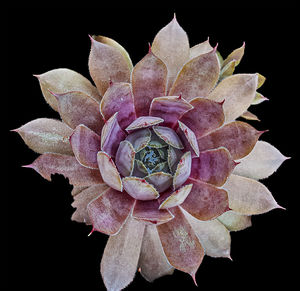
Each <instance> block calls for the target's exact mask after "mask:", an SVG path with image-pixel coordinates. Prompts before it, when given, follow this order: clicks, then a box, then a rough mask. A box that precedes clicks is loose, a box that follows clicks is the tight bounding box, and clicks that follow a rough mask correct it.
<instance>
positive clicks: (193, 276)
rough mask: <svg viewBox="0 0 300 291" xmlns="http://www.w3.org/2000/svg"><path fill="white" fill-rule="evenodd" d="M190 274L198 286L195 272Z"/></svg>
mask: <svg viewBox="0 0 300 291" xmlns="http://www.w3.org/2000/svg"><path fill="white" fill-rule="evenodd" d="M191 276H192V278H193V281H194V283H195V285H196V287H198V284H197V281H196V274H192V275H191Z"/></svg>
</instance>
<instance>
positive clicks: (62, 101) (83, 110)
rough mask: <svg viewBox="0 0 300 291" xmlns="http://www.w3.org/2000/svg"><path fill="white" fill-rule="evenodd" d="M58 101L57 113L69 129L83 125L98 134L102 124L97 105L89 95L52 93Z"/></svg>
mask: <svg viewBox="0 0 300 291" xmlns="http://www.w3.org/2000/svg"><path fill="white" fill-rule="evenodd" d="M53 94H54V95H55V96H56V98H57V100H58V111H59V114H60V117H61V119H62V120H63V121H64V122H65V123H66V124H67V125H69V126H70V127H71V128H75V127H76V126H77V125H79V124H84V125H86V126H87V127H88V128H90V129H91V130H93V131H95V132H96V133H98V134H100V133H101V129H102V126H103V124H104V122H103V120H102V118H101V115H100V112H99V103H98V102H97V101H95V100H94V99H93V98H91V97H90V96H89V95H87V94H85V93H82V92H79V91H72V92H68V93H64V94H56V93H55V92H54V93H53Z"/></svg>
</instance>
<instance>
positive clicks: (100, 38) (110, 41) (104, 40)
mask: <svg viewBox="0 0 300 291" xmlns="http://www.w3.org/2000/svg"><path fill="white" fill-rule="evenodd" d="M93 38H94V39H95V40H96V41H99V42H101V43H104V44H107V45H110V46H112V47H115V48H116V49H117V50H119V52H120V53H121V54H122V55H123V57H124V58H125V60H126V62H127V64H128V67H129V69H130V70H132V62H131V59H130V56H129V54H128V52H127V51H126V50H125V49H124V48H123V47H122V46H121V45H120V44H119V43H118V42H116V41H115V40H113V39H111V38H109V37H106V36H102V35H93Z"/></svg>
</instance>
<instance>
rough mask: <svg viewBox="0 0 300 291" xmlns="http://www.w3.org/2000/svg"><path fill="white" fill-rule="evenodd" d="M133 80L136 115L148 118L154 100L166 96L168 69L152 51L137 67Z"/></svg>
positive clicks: (133, 72) (134, 70)
mask: <svg viewBox="0 0 300 291" xmlns="http://www.w3.org/2000/svg"><path fill="white" fill-rule="evenodd" d="M131 79H132V80H131V82H132V92H133V96H134V105H135V110H136V114H137V116H147V115H149V109H150V104H151V101H152V100H153V98H155V97H159V96H164V95H165V94H166V83H167V68H166V66H165V64H164V63H163V62H162V61H161V60H160V59H159V58H158V57H156V56H155V55H154V54H153V53H152V52H151V51H150V52H149V53H148V54H147V55H146V56H145V57H144V58H143V59H142V60H141V61H140V62H138V63H137V64H136V65H135V67H134V68H133V71H132V76H131Z"/></svg>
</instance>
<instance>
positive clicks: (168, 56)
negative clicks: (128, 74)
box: [152, 17, 190, 97]
mask: <svg viewBox="0 0 300 291" xmlns="http://www.w3.org/2000/svg"><path fill="white" fill-rule="evenodd" d="M189 50H190V45H189V41H188V37H187V34H186V33H185V31H184V30H183V29H182V27H181V26H180V25H179V24H178V22H177V20H176V18H175V17H174V18H173V20H172V21H171V22H170V23H169V24H168V25H166V26H165V27H163V28H162V29H161V30H160V31H159V32H158V33H157V35H156V36H155V38H154V40H153V43H152V51H153V53H154V54H155V55H157V56H158V57H159V58H160V59H161V60H162V61H163V62H164V63H165V64H166V65H167V68H168V88H170V87H171V86H172V84H173V81H174V79H175V77H176V74H177V73H178V71H179V70H180V68H181V67H182V66H183V64H184V63H185V62H186V61H187V60H188V58H189ZM175 95H176V94H175ZM160 96H162V95H160ZM155 97H159V95H157V96H155Z"/></svg>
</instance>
